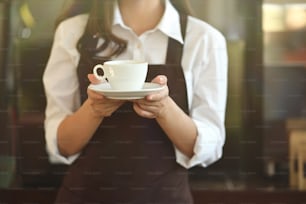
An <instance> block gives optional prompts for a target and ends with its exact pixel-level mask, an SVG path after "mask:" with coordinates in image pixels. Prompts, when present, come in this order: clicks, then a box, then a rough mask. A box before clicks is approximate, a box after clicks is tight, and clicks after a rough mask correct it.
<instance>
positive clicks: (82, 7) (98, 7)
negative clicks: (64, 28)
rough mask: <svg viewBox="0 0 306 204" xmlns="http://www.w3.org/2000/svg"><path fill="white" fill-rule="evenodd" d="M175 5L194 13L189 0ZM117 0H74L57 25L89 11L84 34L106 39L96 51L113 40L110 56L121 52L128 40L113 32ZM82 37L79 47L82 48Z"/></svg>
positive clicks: (177, 7) (179, 0) (174, 3)
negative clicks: (113, 46) (113, 45)
mask: <svg viewBox="0 0 306 204" xmlns="http://www.w3.org/2000/svg"><path fill="white" fill-rule="evenodd" d="M170 1H171V2H172V4H173V5H174V7H175V8H176V9H177V10H178V11H179V12H180V13H182V14H185V15H192V9H191V5H190V2H189V0H170ZM115 2H116V0H74V1H73V3H72V4H71V6H70V7H69V8H68V9H67V10H65V11H64V12H63V13H62V14H61V15H60V16H59V17H58V19H57V21H56V26H57V25H58V24H59V23H60V22H61V21H63V20H65V19H67V18H69V17H72V16H75V15H78V14H81V13H89V18H88V22H87V27H86V29H85V33H84V35H89V36H95V37H102V38H103V39H104V40H105V41H104V44H102V45H101V46H100V47H99V48H97V49H96V52H99V51H102V50H104V49H105V48H107V46H108V45H109V43H110V42H113V43H114V44H115V45H117V46H115V48H114V50H113V52H112V53H111V54H110V56H108V57H112V56H115V55H119V54H121V53H122V52H123V51H124V50H125V48H126V46H127V42H126V41H125V40H124V39H121V38H119V37H117V36H116V35H114V34H113V33H112V23H113V11H114V5H115ZM81 44H82V39H80V41H79V43H78V47H79V48H82V47H83V46H82V45H81Z"/></svg>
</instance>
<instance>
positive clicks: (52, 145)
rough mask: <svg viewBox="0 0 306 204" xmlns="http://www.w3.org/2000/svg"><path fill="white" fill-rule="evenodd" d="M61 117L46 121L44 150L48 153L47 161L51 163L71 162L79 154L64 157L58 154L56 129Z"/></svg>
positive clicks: (68, 163)
mask: <svg viewBox="0 0 306 204" xmlns="http://www.w3.org/2000/svg"><path fill="white" fill-rule="evenodd" d="M62 120H63V118H61V119H58V120H53V122H52V123H51V122H50V123H46V129H47V131H46V150H47V153H48V155H49V161H50V162H51V163H53V164H67V165H70V164H72V163H73V162H74V161H75V160H76V159H77V158H78V157H79V155H80V153H77V154H74V155H71V156H69V157H65V156H63V155H61V154H60V152H59V149H58V145H57V129H58V126H59V124H60V122H61V121H62Z"/></svg>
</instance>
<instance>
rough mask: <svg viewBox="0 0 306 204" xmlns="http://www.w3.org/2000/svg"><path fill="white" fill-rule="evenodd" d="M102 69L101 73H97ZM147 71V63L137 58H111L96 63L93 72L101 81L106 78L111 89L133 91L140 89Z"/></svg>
mask: <svg viewBox="0 0 306 204" xmlns="http://www.w3.org/2000/svg"><path fill="white" fill-rule="evenodd" d="M100 71H103V74H99V72H100ZM147 72H148V63H147V62H143V61H137V60H113V61H106V62H104V64H103V65H102V64H97V65H96V66H95V67H94V68H93V74H94V75H95V77H96V78H97V79H99V80H101V81H103V80H106V81H107V82H108V83H109V84H110V86H111V88H112V89H114V90H121V91H135V90H140V89H142V87H143V85H144V82H145V80H146V76H147Z"/></svg>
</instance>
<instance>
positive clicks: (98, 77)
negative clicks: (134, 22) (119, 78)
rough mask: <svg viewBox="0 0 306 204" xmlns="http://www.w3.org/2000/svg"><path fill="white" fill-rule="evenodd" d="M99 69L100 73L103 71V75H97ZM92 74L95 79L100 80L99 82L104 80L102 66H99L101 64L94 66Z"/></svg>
mask: <svg viewBox="0 0 306 204" xmlns="http://www.w3.org/2000/svg"><path fill="white" fill-rule="evenodd" d="M99 69H102V71H103V73H104V74H103V75H99V73H98V70H99ZM93 74H94V75H95V77H96V78H97V79H98V80H100V81H103V80H106V76H105V71H104V67H103V65H101V64H97V65H96V66H94V68H93Z"/></svg>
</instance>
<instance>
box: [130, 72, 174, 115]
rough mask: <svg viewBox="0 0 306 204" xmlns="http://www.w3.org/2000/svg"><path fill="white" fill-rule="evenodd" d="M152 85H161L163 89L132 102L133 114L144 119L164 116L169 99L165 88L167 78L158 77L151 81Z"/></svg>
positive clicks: (167, 90) (166, 87)
mask: <svg viewBox="0 0 306 204" xmlns="http://www.w3.org/2000/svg"><path fill="white" fill-rule="evenodd" d="M152 82H153V83H157V84H160V85H163V86H164V88H163V89H162V90H160V91H158V92H155V93H152V94H150V95H148V96H146V97H145V98H143V99H139V100H134V101H133V102H134V105H133V107H134V110H135V112H136V113H137V114H138V115H139V116H141V117H144V118H150V119H152V118H158V117H162V115H163V114H165V110H166V107H167V101H168V99H169V89H168V86H167V77H166V76H164V75H159V76H157V77H155V78H154V79H153V80H152Z"/></svg>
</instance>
